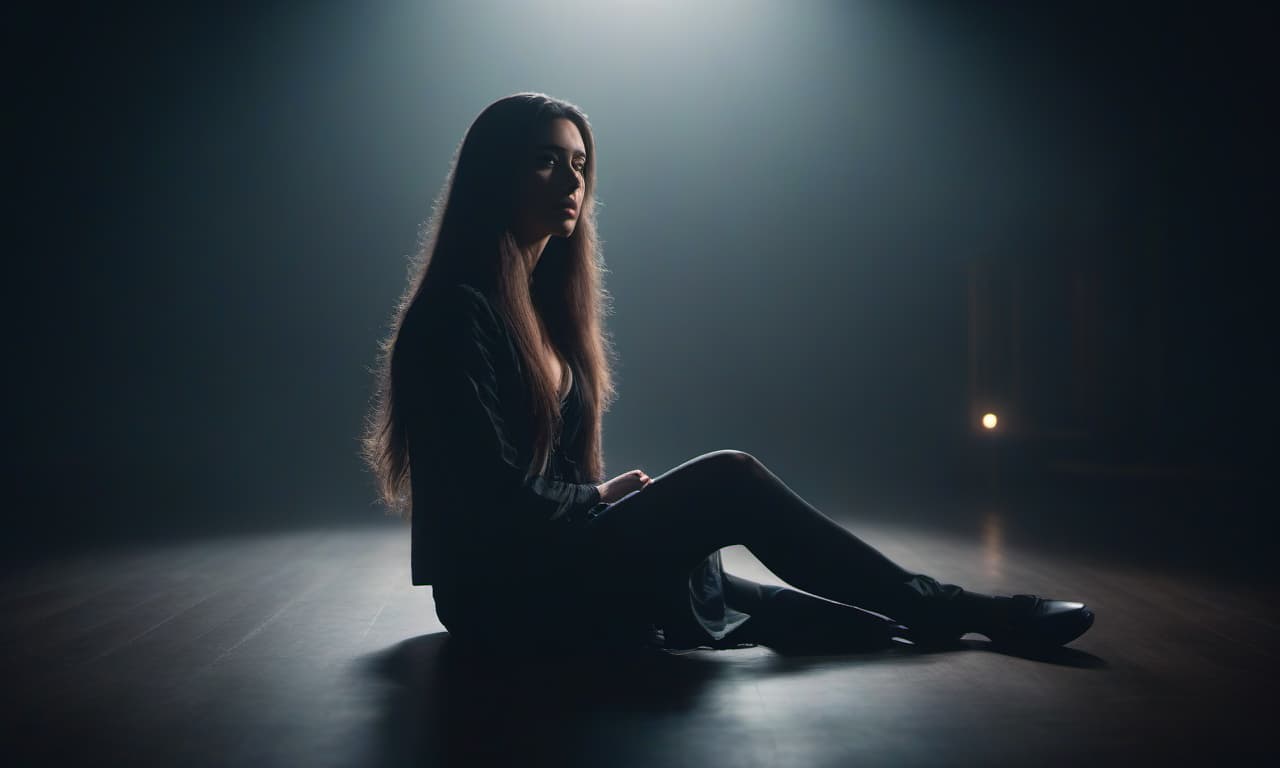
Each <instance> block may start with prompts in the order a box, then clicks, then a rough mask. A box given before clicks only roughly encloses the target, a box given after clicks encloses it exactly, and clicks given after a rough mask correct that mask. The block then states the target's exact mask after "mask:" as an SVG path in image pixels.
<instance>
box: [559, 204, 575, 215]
mask: <svg viewBox="0 0 1280 768" xmlns="http://www.w3.org/2000/svg"><path fill="white" fill-rule="evenodd" d="M560 212H561V213H564V214H568V215H569V216H577V215H578V209H577V208H573V207H571V206H568V205H566V206H564V207H563V208H561V209H560Z"/></svg>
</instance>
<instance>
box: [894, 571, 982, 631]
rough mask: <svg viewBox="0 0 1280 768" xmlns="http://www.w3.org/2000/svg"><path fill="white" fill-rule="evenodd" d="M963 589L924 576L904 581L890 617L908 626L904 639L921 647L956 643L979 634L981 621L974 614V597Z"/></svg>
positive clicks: (915, 576)
mask: <svg viewBox="0 0 1280 768" xmlns="http://www.w3.org/2000/svg"><path fill="white" fill-rule="evenodd" d="M972 596H973V595H971V593H966V592H965V590H964V589H963V588H962V587H959V586H957V585H955V584H942V583H940V582H939V581H938V580H937V579H935V578H933V577H932V576H927V575H925V574H923V573H916V574H912V576H911V578H910V579H907V580H906V581H905V582H902V584H901V586H900V587H899V589H898V590H897V594H896V595H895V597H894V599H893V600H892V601H891V603H892V604H891V605H890V606H889V607H888V608H887V610H888V611H889V614H888V615H890V616H892V617H893V618H894V619H895V620H897V621H900V622H902V623H903V624H905V625H907V627H908V628H909V629H910V632H909V633H908V634H906V635H905V637H906V638H907V639H908V640H910V641H912V642H913V643H916V644H918V645H934V644H946V643H951V642H955V641H956V640H959V639H960V638H961V637H962V636H964V634H965V633H967V632H972V631H976V628H977V627H978V626H979V625H980V624H981V618H980V617H978V616H975V615H973V614H974V610H973V605H972V603H971V601H969V600H966V599H965V598H966V597H972Z"/></svg>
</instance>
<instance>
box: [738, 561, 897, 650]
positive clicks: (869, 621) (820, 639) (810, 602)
mask: <svg viewBox="0 0 1280 768" xmlns="http://www.w3.org/2000/svg"><path fill="white" fill-rule="evenodd" d="M723 576H724V579H723V581H724V591H725V601H726V602H727V603H728V604H729V605H731V606H733V607H734V608H737V609H739V610H742V611H745V612H746V613H749V614H750V615H751V618H750V619H748V620H747V621H746V622H745V623H743V624H742V625H740V626H738V627H737V628H735V629H734V630H733V631H732V632H730V633H729V635H728V636H726V637H725V638H724V640H725V642H726V643H728V644H733V643H739V642H747V643H759V644H761V645H767V646H770V647H773V648H775V649H780V650H781V649H793V650H807V651H820V650H825V649H831V650H852V649H859V648H868V649H870V648H881V647H884V646H886V645H888V644H890V643H891V642H892V641H891V638H892V637H894V636H895V635H899V634H900V632H899V631H898V625H897V624H896V623H895V622H892V621H886V620H884V619H882V618H880V617H879V616H878V615H876V614H874V613H870V612H868V611H864V610H862V609H861V608H857V607H854V606H851V605H845V604H843V603H837V602H833V601H831V600H826V599H824V598H821V597H814V596H813V595H808V594H805V593H804V592H799V591H797V590H794V589H789V588H787V587H780V586H776V585H773V584H760V583H758V582H755V581H751V580H750V579H745V578H743V577H741V576H737V575H735V574H732V573H729V572H728V571H725V572H724V574H723Z"/></svg>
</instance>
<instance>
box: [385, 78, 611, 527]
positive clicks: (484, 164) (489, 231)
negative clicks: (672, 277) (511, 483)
mask: <svg viewBox="0 0 1280 768" xmlns="http://www.w3.org/2000/svg"><path fill="white" fill-rule="evenodd" d="M556 118H566V119H568V120H572V121H573V123H574V124H575V125H576V126H577V127H578V131H579V132H580V133H581V134H582V139H583V141H584V142H585V148H586V150H587V157H586V169H585V172H584V175H585V177H586V184H585V190H584V197H583V201H582V207H581V209H580V211H579V215H578V221H577V225H576V226H575V228H574V231H573V234H572V235H571V236H570V237H567V238H562V237H552V238H551V239H550V240H549V241H548V242H547V244H546V248H545V249H544V251H543V253H542V255H541V257H540V258H539V260H538V264H537V267H536V268H535V270H534V271H533V274H532V277H530V275H529V271H528V267H527V265H526V262H525V257H524V256H522V255H521V253H520V251H519V249H518V248H517V246H516V241H515V238H514V236H513V234H512V232H511V229H510V227H511V224H512V222H513V221H514V220H515V219H514V215H515V204H516V183H515V182H516V174H517V173H518V172H519V170H520V168H521V164H522V163H526V164H527V156H528V153H529V151H530V148H531V144H532V142H533V137H534V136H535V132H536V131H537V130H538V129H539V128H540V127H541V126H542V125H543V124H545V123H546V122H549V121H551V120H554V119H556ZM595 186H596V148H595V139H594V137H593V135H592V133H591V125H590V123H589V122H588V121H587V116H586V114H584V113H583V112H582V110H581V109H579V108H578V107H576V106H574V105H573V104H570V103H568V102H565V101H561V100H559V99H554V98H551V97H550V96H547V95H546V94H542V93H517V94H514V95H511V96H507V97H506V98H503V99H499V100H498V101H495V102H494V103H492V104H490V105H489V106H488V107H486V108H485V109H484V110H483V111H482V112H481V113H480V115H479V116H478V117H476V119H475V122H473V123H472V124H471V127H470V128H469V129H468V130H467V133H466V136H465V137H464V138H463V140H462V144H461V145H460V146H459V148H458V150H457V152H456V153H455V155H454V159H453V164H452V167H451V168H450V170H449V174H448V176H447V178H446V180H445V184H444V187H443V189H442V190H441V192H440V194H439V196H437V198H436V200H435V204H434V206H433V210H432V215H431V218H430V220H429V222H428V223H427V225H426V227H425V228H424V230H423V232H422V233H421V234H422V236H421V237H420V247H419V249H418V251H417V253H416V254H415V255H414V257H413V258H412V259H411V260H410V265H409V275H408V286H407V288H406V290H405V292H404V294H403V295H402V297H401V299H400V301H399V302H398V303H397V306H396V310H395V314H394V317H393V319H392V322H391V332H390V334H389V335H388V336H387V337H386V338H385V339H384V340H383V341H382V343H381V345H380V354H379V363H378V366H377V369H376V370H375V374H376V376H377V381H376V391H375V395H374V400H373V407H372V409H371V411H370V414H369V417H368V418H367V420H366V426H365V432H364V434H363V435H362V437H361V445H362V453H363V457H364V460H365V463H366V464H367V465H368V467H369V468H370V469H371V470H372V472H373V474H374V477H375V480H376V483H377V489H378V495H379V498H380V499H381V500H382V501H383V502H384V503H385V504H386V505H387V506H388V507H389V508H390V510H391V511H392V512H393V513H398V514H399V515H400V516H401V517H403V518H405V519H409V518H410V517H411V516H412V513H413V511H412V505H411V503H410V501H411V500H410V498H409V495H410V483H409V472H410V467H409V445H408V434H407V428H406V427H407V424H406V421H407V419H406V414H407V413H408V411H409V409H410V406H409V405H408V404H407V402H406V398H409V397H412V396H414V392H413V391H411V390H409V389H408V388H407V387H406V386H405V384H404V382H405V380H406V377H407V375H408V374H407V367H408V366H409V365H411V364H412V363H411V362H410V361H411V360H412V359H413V350H414V349H415V348H421V347H420V345H421V344H422V342H423V339H422V338H421V336H422V333H423V331H420V330H419V329H420V328H422V327H423V326H421V325H420V324H418V323H415V322H411V319H412V318H413V317H415V316H416V315H418V314H419V310H420V308H421V307H422V306H423V305H425V304H428V303H429V302H430V301H431V300H432V297H433V296H434V295H435V292H436V291H437V290H439V289H440V288H442V287H447V286H449V285H453V284H457V283H467V284H469V285H472V286H474V287H475V288H477V289H479V290H481V291H482V292H484V293H486V294H487V295H489V296H491V297H492V298H493V299H494V304H495V307H494V308H495V309H496V310H498V311H499V313H501V314H502V315H503V316H504V317H505V318H506V319H507V321H508V323H509V324H510V326H511V328H512V330H513V337H514V340H515V342H516V347H517V350H518V352H519V354H520V355H521V357H522V358H523V361H524V363H525V365H524V366H523V367H524V369H525V370H526V371H527V372H528V374H529V375H528V377H527V380H528V391H529V402H530V404H531V408H532V414H531V416H532V417H533V424H534V438H535V439H534V446H533V458H532V461H531V463H530V465H529V466H528V467H527V468H526V473H525V479H526V480H527V479H528V478H530V477H532V476H534V475H535V474H540V473H542V472H543V471H545V469H546V466H547V461H548V458H549V456H550V454H551V448H552V441H553V439H554V435H555V430H556V429H557V428H558V426H559V423H560V418H561V414H560V398H559V388H560V382H555V381H551V380H550V376H548V375H547V372H546V370H545V368H544V366H543V365H541V364H539V363H537V362H535V361H537V360H539V359H540V357H539V356H540V355H541V345H540V344H539V341H538V340H539V331H538V322H539V319H541V321H542V324H543V326H544V327H545V328H546V334H547V336H548V337H549V341H550V342H551V344H552V345H553V346H554V347H555V348H556V350H557V351H558V352H559V353H560V354H561V355H562V356H563V357H564V358H565V360H566V361H567V362H568V363H569V365H571V367H572V372H573V375H574V377H575V379H576V381H577V383H576V385H575V386H577V387H579V390H580V392H581V397H582V406H583V407H582V426H581V430H582V433H583V435H584V438H583V439H582V440H581V441H575V443H576V445H578V446H579V448H580V454H581V455H577V456H572V455H571V456H569V458H570V459H572V460H573V461H574V462H576V463H577V465H578V466H579V467H580V469H581V471H582V473H583V475H585V478H584V479H583V481H582V482H594V483H600V482H603V481H604V452H603V448H602V426H603V418H602V416H603V414H604V412H605V411H606V410H608V408H609V405H610V404H611V403H612V402H613V399H614V397H615V396H616V395H615V391H614V383H613V375H612V372H611V363H610V360H611V358H612V357H613V353H614V351H613V347H612V343H611V341H610V339H609V337H608V335H607V333H606V332H605V330H604V322H603V320H604V317H605V316H606V315H607V314H608V313H609V309H610V308H609V306H608V301H609V296H608V293H607V292H606V291H605V290H604V288H603V286H602V284H601V273H602V272H603V260H602V258H601V253H600V244H599V241H598V240H597V238H596V217H595V208H596V201H595ZM446 407H447V406H446ZM564 447H565V449H566V450H568V449H569V446H564Z"/></svg>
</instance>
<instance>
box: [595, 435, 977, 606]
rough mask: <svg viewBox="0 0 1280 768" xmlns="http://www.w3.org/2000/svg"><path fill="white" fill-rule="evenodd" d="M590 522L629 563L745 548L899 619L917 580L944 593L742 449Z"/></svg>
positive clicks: (673, 476)
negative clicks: (922, 580)
mask: <svg viewBox="0 0 1280 768" xmlns="http://www.w3.org/2000/svg"><path fill="white" fill-rule="evenodd" d="M589 525H590V526H591V528H592V529H593V530H594V531H596V532H597V534H598V535H600V536H602V537H604V538H605V539H606V540H607V541H609V542H610V543H611V544H612V546H610V547H609V548H608V549H609V551H612V552H618V553H621V554H622V556H624V557H626V558H627V560H628V561H629V562H628V567H635V568H641V569H644V570H648V569H655V573H658V574H663V575H667V574H672V573H687V572H688V571H689V570H691V569H692V568H693V567H694V566H695V565H696V564H697V563H698V562H699V561H700V560H701V559H702V558H705V557H706V556H707V555H709V554H710V553H711V552H713V551H715V550H717V549H720V548H722V547H726V546H729V545H733V544H741V545H744V546H746V547H747V549H749V550H750V551H751V552H752V553H753V554H754V555H755V556H756V557H758V558H759V559H760V560H761V562H763V563H764V564H765V565H766V566H767V567H768V568H769V569H770V570H772V571H773V572H774V573H776V574H777V575H778V576H779V577H781V578H782V579H783V580H784V581H786V582H787V583H789V584H792V585H794V586H796V587H798V588H800V589H802V590H804V591H806V592H810V593H813V594H814V595H820V596H822V597H825V598H829V599H830V600H834V601H837V602H840V603H845V604H847V605H851V606H860V607H863V608H867V609H870V610H872V611H876V612H877V613H882V614H885V615H888V616H892V617H894V618H895V619H900V620H904V621H905V620H906V617H907V616H908V615H910V614H911V613H912V608H913V607H915V606H916V605H918V604H919V603H920V601H919V600H918V598H920V597H921V596H923V595H922V593H921V587H920V585H921V583H922V582H921V578H920V577H923V579H926V580H928V581H929V582H932V585H935V586H939V587H941V585H937V582H936V581H933V580H932V579H929V578H928V577H927V576H924V575H923V574H916V573H913V572H911V571H909V570H907V569H905V568H903V567H902V566H900V565H898V564H897V563H895V562H893V561H892V560H890V559H889V558H888V557H886V556H885V555H884V554H882V553H881V552H879V551H878V550H876V549H875V548H873V547H872V546H871V545H869V544H867V543H866V542H864V541H862V540H861V539H859V538H858V537H857V536H855V535H854V534H852V533H851V532H849V531H848V530H846V529H845V528H844V527H843V526H841V525H840V524H839V523H837V522H835V521H834V520H832V519H831V518H830V517H828V516H827V515H825V514H823V513H822V512H821V511H819V510H818V509H816V508H815V507H813V506H812V505H811V504H809V503H808V502H807V501H805V500H804V499H803V498H801V497H800V496H799V494H797V493H795V492H794V491H792V490H791V489H790V488H789V487H788V486H787V485H786V484H785V483H783V482H782V480H781V479H780V478H778V477H777V475H775V474H773V473H772V472H771V471H769V470H768V468H766V467H765V466H764V465H763V464H761V463H760V462H759V461H757V460H756V459H755V458H754V457H752V456H751V455H750V454H747V453H743V452H741V451H731V450H729V451H714V452H712V453H708V454H704V455H702V456H698V457H696V458H694V459H691V460H689V461H687V462H685V463H683V464H681V465H679V466H677V467H675V468H673V469H671V470H669V471H667V472H665V473H663V474H662V475H660V476H657V477H655V478H654V479H653V481H652V482H651V483H650V484H649V486H648V487H646V488H645V489H643V490H641V491H640V492H638V493H634V494H632V495H631V496H629V497H627V498H626V499H624V500H622V501H619V502H617V503H615V504H613V505H611V506H609V507H608V508H606V509H605V510H604V511H602V512H601V513H600V514H599V515H597V516H596V517H594V518H593V519H592V520H591V521H590V522H589ZM909 582H910V584H909ZM946 588H948V589H949V590H950V591H951V593H954V594H959V593H961V592H963V591H962V590H960V588H959V587H955V586H954V585H946ZM931 589H932V588H931V587H926V591H930V590H931ZM934 591H936V590H934ZM963 594H964V595H965V596H972V597H973V598H974V599H980V598H982V597H985V596H980V595H977V594H976V593H968V592H963ZM987 599H990V598H987ZM907 623H910V622H907Z"/></svg>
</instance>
